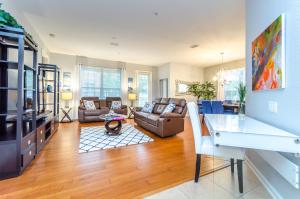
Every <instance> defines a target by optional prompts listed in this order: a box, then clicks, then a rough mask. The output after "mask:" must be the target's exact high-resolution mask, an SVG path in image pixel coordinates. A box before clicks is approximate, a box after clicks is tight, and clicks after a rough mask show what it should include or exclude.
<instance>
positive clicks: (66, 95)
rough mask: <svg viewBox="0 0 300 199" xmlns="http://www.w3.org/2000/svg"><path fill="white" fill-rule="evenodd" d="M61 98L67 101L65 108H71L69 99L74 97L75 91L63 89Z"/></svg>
mask: <svg viewBox="0 0 300 199" xmlns="http://www.w3.org/2000/svg"><path fill="white" fill-rule="evenodd" d="M61 99H62V100H64V101H66V103H65V108H69V101H70V100H72V99H73V93H72V92H71V91H63V92H62V93H61Z"/></svg>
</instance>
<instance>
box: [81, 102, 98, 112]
mask: <svg viewBox="0 0 300 199" xmlns="http://www.w3.org/2000/svg"><path fill="white" fill-rule="evenodd" d="M83 104H84V107H85V108H86V110H96V106H95V104H94V101H89V100H83Z"/></svg>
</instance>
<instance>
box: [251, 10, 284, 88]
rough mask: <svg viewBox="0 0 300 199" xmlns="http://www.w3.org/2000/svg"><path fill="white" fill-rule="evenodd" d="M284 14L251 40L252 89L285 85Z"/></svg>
mask: <svg viewBox="0 0 300 199" xmlns="http://www.w3.org/2000/svg"><path fill="white" fill-rule="evenodd" d="M284 62H285V60H284V15H281V16H279V17H278V18H277V19H276V20H275V21H274V22H273V23H272V24H271V25H270V26H269V27H268V28H267V29H266V30H265V31H264V32H263V33H261V34H260V35H259V36H258V37H257V38H256V39H255V40H254V41H253V42H252V90H254V91H258V90H270V89H279V88H284V87H285V74H284V70H285V66H284Z"/></svg>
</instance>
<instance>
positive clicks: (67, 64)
mask: <svg viewBox="0 0 300 199" xmlns="http://www.w3.org/2000/svg"><path fill="white" fill-rule="evenodd" d="M50 59H51V63H52V64H57V65H58V66H59V67H60V68H61V72H62V74H63V72H70V73H71V78H72V85H73V87H72V90H73V92H74V93H73V95H74V98H73V101H72V105H73V107H74V109H73V113H72V116H73V118H75V119H76V118H77V107H78V104H79V100H80V93H79V92H80V91H79V64H82V65H85V66H100V67H101V66H102V67H109V68H121V69H122V100H123V103H124V104H129V102H128V100H127V89H128V77H132V78H133V79H134V89H136V74H137V72H138V71H147V72H150V73H151V74H152V92H151V95H152V96H151V97H152V99H154V98H156V97H158V80H157V72H158V68H157V67H153V66H144V65H138V64H132V63H124V62H116V61H109V60H102V59H94V58H87V57H80V56H74V55H66V54H58V53H50ZM63 105H64V104H62V106H63Z"/></svg>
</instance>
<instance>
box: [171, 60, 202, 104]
mask: <svg viewBox="0 0 300 199" xmlns="http://www.w3.org/2000/svg"><path fill="white" fill-rule="evenodd" d="M176 80H180V81H186V82H201V83H202V82H203V68H201V67H197V66H191V65H186V64H178V63H171V64H170V97H179V98H180V97H184V98H185V99H186V100H187V101H196V100H197V99H196V98H195V97H193V96H192V95H184V96H176Z"/></svg>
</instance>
